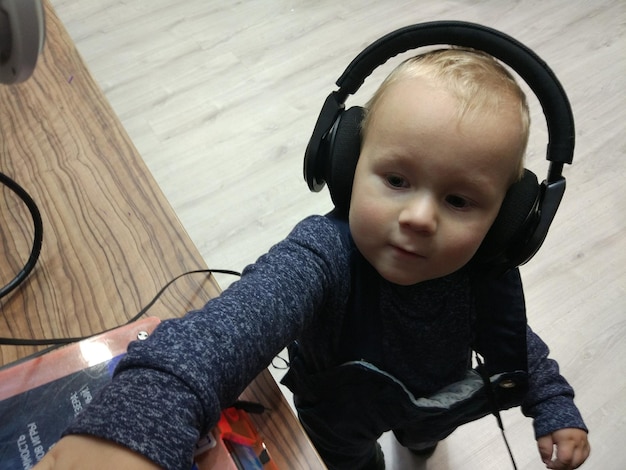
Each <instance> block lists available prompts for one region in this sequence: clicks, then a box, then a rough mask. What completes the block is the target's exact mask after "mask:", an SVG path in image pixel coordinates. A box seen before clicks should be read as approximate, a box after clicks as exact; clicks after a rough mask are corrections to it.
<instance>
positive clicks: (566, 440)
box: [537, 428, 591, 470]
mask: <svg viewBox="0 0 626 470" xmlns="http://www.w3.org/2000/svg"><path fill="white" fill-rule="evenodd" d="M537 446H538V447H539V454H540V455H541V460H543V463H545V464H546V467H547V468H553V469H557V470H571V469H574V468H578V467H580V466H581V465H582V464H583V462H584V461H585V460H587V457H589V453H590V452H591V448H590V446H589V441H588V440H587V433H586V432H585V431H583V430H582V429H577V428H566V429H559V430H558V431H555V432H553V433H552V434H548V435H547V436H542V437H540V438H539V439H537Z"/></svg>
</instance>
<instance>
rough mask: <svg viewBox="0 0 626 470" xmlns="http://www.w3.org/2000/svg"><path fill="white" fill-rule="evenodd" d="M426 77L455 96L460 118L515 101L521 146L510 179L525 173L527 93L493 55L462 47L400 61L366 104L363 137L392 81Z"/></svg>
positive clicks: (517, 177) (440, 50) (528, 116)
mask: <svg viewBox="0 0 626 470" xmlns="http://www.w3.org/2000/svg"><path fill="white" fill-rule="evenodd" d="M417 77H427V78H431V79H433V80H435V81H436V82H437V83H438V84H441V85H442V86H443V87H445V89H446V90H448V91H449V92H451V93H452V94H453V96H454V97H455V98H456V99H457V101H458V104H459V107H458V113H459V118H464V117H467V116H468V115H472V116H473V117H476V116H477V114H478V113H484V112H490V113H492V112H495V111H497V110H498V108H499V107H500V105H501V104H502V103H507V104H510V103H511V100H513V102H517V103H518V106H519V115H520V123H521V140H520V142H521V145H520V149H519V153H518V154H517V158H518V160H519V166H518V168H517V173H516V174H515V175H514V178H513V181H517V180H519V179H520V178H521V177H522V175H523V172H524V154H525V153H526V146H527V144H528V134H529V128H530V112H529V109H528V102H527V100H526V95H525V94H524V92H523V91H522V89H521V88H520V87H519V85H518V84H517V82H516V81H515V78H514V77H513V75H511V73H510V72H509V71H508V70H507V69H506V68H505V67H504V66H503V65H502V64H500V62H498V61H497V60H496V59H494V58H493V57H492V56H490V55H488V54H486V53H484V52H480V51H476V50H473V49H465V48H452V49H439V50H435V51H430V52H427V53H424V54H420V55H418V56H416V57H413V58H410V59H408V60H405V61H404V62H402V63H401V64H400V65H399V66H398V67H396V69H395V70H394V71H393V72H392V73H391V74H390V75H389V76H388V77H387V78H386V79H385V81H384V82H383V83H382V84H381V85H380V87H379V88H378V90H377V91H376V93H374V96H372V98H371V99H370V100H369V102H368V103H367V104H366V105H365V116H364V119H363V123H362V132H363V136H365V135H366V134H367V129H368V126H369V122H370V116H371V111H373V110H374V109H375V108H376V105H377V104H378V102H379V101H380V100H381V98H382V97H383V96H384V94H385V91H386V90H387V89H388V88H389V86H390V85H391V84H393V83H395V82H398V81H400V80H404V79H410V78H417Z"/></svg>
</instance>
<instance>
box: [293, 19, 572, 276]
mask: <svg viewBox="0 0 626 470" xmlns="http://www.w3.org/2000/svg"><path fill="white" fill-rule="evenodd" d="M439 44H447V45H452V46H461V47H469V48H473V49H477V50H480V51H483V52H486V53H487V54H490V55H492V56H493V57H495V58H497V59H499V60H501V61H502V62H503V63H505V64H506V65H508V66H510V67H511V68H512V69H513V70H515V72H517V74H518V75H519V76H520V77H521V78H522V79H523V80H524V81H525V82H526V83H527V84H528V86H529V87H530V88H531V90H532V91H533V93H534V94H535V95H536V96H537V98H538V100H539V102H540V104H541V107H542V109H543V113H544V115H545V118H546V121H547V125H548V135H549V142H548V147H547V156H546V158H547V159H548V160H549V161H550V167H549V170H548V176H547V178H546V180H544V181H543V182H542V183H541V184H538V181H537V177H536V176H535V175H534V174H533V173H532V172H531V171H529V170H525V173H524V177H523V178H522V179H521V181H519V182H517V183H515V184H513V185H512V186H511V188H510V189H509V191H508V192H507V195H506V197H505V199H504V202H503V204H502V207H501V208H500V212H499V213H498V216H497V218H496V220H495V222H494V224H493V225H492V227H491V229H490V230H489V233H487V236H486V237H485V239H484V241H483V243H482V245H481V246H480V248H479V250H478V252H477V253H476V255H475V256H474V261H475V262H477V263H480V264H483V265H487V266H492V267H496V268H497V269H502V270H506V269H510V268H513V267H516V266H519V265H520V264H524V263H526V262H527V261H528V260H530V259H531V258H532V257H533V256H534V254H535V253H536V252H537V250H539V248H540V247H541V245H542V243H543V241H544V239H545V237H546V235H547V232H548V228H549V227H550V224H551V223H552V220H553V219H554V216H555V214H556V210H557V208H558V206H559V203H560V202H561V199H562V197H563V193H564V191H565V178H564V177H563V175H562V170H563V165H564V164H565V163H568V164H571V163H572V160H573V158H574V140H575V133H574V117H573V115H572V110H571V107H570V104H569V100H568V98H567V95H566V94H565V91H564V90H563V87H562V86H561V84H560V83H559V81H558V79H557V78H556V76H555V75H554V73H553V72H552V70H550V68H549V67H548V66H547V65H546V63H545V62H544V61H543V60H541V58H539V57H538V56H537V55H536V54H535V53H534V52H533V51H532V50H530V49H529V48H528V47H526V46H525V45H523V44H522V43H520V42H519V41H517V40H515V39H513V38H512V37H510V36H508V35H506V34H504V33H502V32H500V31H497V30H494V29H491V28H488V27H485V26H481V25H478V24H473V23H466V22H461V21H435V22H430V23H421V24H416V25H413V26H408V27H405V28H402V29H399V30H396V31H394V32H391V33H389V34H387V35H386V36H384V37H382V38H381V39H379V40H377V41H375V42H374V43H372V44H371V45H370V46H368V47H367V48H366V49H365V50H364V51H362V52H361V53H360V54H359V55H358V56H357V57H356V58H355V59H354V60H353V61H352V62H351V63H350V65H348V68H347V69H346V70H345V71H344V72H343V74H342V75H341V77H339V79H338V80H337V82H336V84H337V86H338V87H339V89H338V90H336V91H333V92H332V93H331V94H330V95H329V96H328V98H326V101H325V103H324V107H323V108H322V111H321V113H320V115H319V117H318V120H317V123H316V124H315V129H314V130H313V135H312V136H311V140H310V141H309V144H308V146H307V149H306V154H305V157H304V177H305V179H306V181H307V183H308V185H309V188H310V189H311V191H320V190H321V189H322V188H323V187H324V184H325V183H327V184H328V188H329V190H330V194H331V197H332V200H333V202H334V204H335V207H336V210H337V211H338V212H339V213H342V214H343V215H346V214H347V212H348V208H349V206H350V196H351V192H352V180H353V178H354V172H355V169H356V164H357V160H358V158H359V153H360V147H361V133H360V131H361V121H362V118H363V109H362V108H359V107H352V108H350V109H348V110H346V109H345V101H346V99H347V98H348V95H351V94H354V93H355V92H356V91H357V90H358V89H359V87H360V86H361V84H362V83H363V82H364V81H365V79H366V78H367V77H368V76H369V75H370V74H371V73H372V72H373V71H374V69H376V68H377V67H378V66H380V65H382V64H384V63H385V62H386V61H387V60H388V59H390V58H392V57H394V56H396V55H398V54H400V53H403V52H406V51H408V50H410V49H415V48H418V47H423V46H431V45H439Z"/></svg>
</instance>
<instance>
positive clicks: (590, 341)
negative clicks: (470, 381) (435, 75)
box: [52, 0, 626, 470]
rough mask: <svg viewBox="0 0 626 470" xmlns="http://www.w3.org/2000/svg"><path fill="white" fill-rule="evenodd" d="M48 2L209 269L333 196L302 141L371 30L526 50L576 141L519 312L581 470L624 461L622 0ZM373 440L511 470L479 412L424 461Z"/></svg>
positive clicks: (539, 159) (540, 128) (246, 258)
mask: <svg viewBox="0 0 626 470" xmlns="http://www.w3.org/2000/svg"><path fill="white" fill-rule="evenodd" d="M52 4H53V5H54V7H55V8H56V10H57V12H58V14H59V16H60V17H61V19H62V20H63V21H64V23H65V25H66V27H67V28H68V30H69V33H70V35H71V36H72V37H73V39H74V40H75V41H76V44H77V47H78V49H79V51H80V53H81V54H82V56H83V57H84V59H85V61H86V63H87V65H88V67H89V68H90V70H91V72H92V73H93V75H94V77H95V79H96V80H97V81H98V83H99V84H100V86H101V87H102V89H103V90H104V92H105V94H106V96H107V97H108V99H109V100H110V102H111V104H112V106H113V108H114V109H115V111H116V112H117V114H118V115H119V117H120V119H121V121H122V123H123V125H124V126H125V128H126V129H127V131H128V133H129V135H130V136H131V138H132V139H133V141H134V143H135V145H136V146H137V148H138V150H139V152H140V154H141V155H142V156H143V157H144V159H145V161H146V163H147V165H148V167H149V168H150V170H151V171H152V172H153V174H154V176H155V178H156V180H157V182H158V183H159V184H160V186H161V188H162V189H163V191H164V193H165V195H166V196H167V198H168V199H169V201H170V202H171V204H172V205H173V207H174V209H175V211H176V213H177V214H178V216H179V217H180V220H181V221H182V223H183V225H184V226H185V228H186V230H187V231H188V232H189V234H190V236H191V238H192V239H193V240H194V242H195V243H196V244H197V246H198V247H199V249H200V251H201V253H202V256H203V257H204V260H205V261H206V263H207V264H208V265H209V266H210V267H212V268H228V269H236V270H240V269H242V268H243V267H244V266H245V265H246V264H248V263H250V262H253V261H254V260H255V259H256V258H257V257H258V256H259V255H261V254H262V253H264V252H265V251H266V250H267V249H268V248H269V247H270V246H271V245H272V244H274V243H275V242H277V241H279V240H280V239H281V238H283V237H284V236H285V235H286V234H287V233H288V232H289V230H290V229H291V228H292V227H293V226H294V225H295V224H296V223H297V222H298V221H299V220H300V219H302V218H304V217H305V216H307V215H309V214H313V213H325V212H327V211H328V210H330V209H331V203H330V198H329V197H328V194H327V192H326V191H324V192H322V193H321V194H312V193H310V192H309V191H308V188H307V186H306V184H305V183H304V181H303V179H302V160H303V154H304V149H305V147H306V144H307V141H308V138H309V136H310V133H311V131H312V129H313V125H314V123H315V120H316V118H317V114H318V112H319V110H320V108H321V105H322V103H323V101H324V99H325V97H326V96H327V95H328V93H329V92H330V91H332V90H334V89H335V87H334V81H335V80H336V79H337V78H338V77H339V75H340V74H341V72H343V70H344V68H345V67H346V66H347V64H348V63H349V62H350V60H352V59H353V58H354V57H355V56H356V54H357V53H358V52H360V51H361V50H362V49H363V48H364V47H365V46H366V45H368V44H369V43H370V42H372V41H373V40H375V39H377V38H378V37H380V36H382V35H383V34H385V33H387V32H390V31H392V30H394V29H396V28H398V27H401V26H406V25H408V24H412V23H418V22H423V21H431V20H440V19H455V20H466V21H473V22H478V23H483V24H485V25H488V26H492V27H495V28H497V29H500V30H502V31H504V32H507V33H508V34H510V35H512V36H514V37H516V38H517V39H519V40H521V41H522V42H524V43H525V44H527V45H528V46H530V47H531V48H532V49H533V50H535V51H536V52H537V53H538V54H539V55H540V56H541V57H542V58H543V59H544V60H546V62H547V63H548V64H549V65H550V66H551V67H552V68H553V70H554V71H555V72H556V74H557V75H558V77H559V78H560V80H561V82H562V84H563V86H564V87H565V89H566V91H567V93H568V95H569V97H570V100H571V103H572V106H573V109H574V113H575V118H576V124H577V150H576V153H575V160H574V164H573V165H572V166H571V168H569V167H568V168H566V177H567V180H568V190H567V192H566V195H565V199H564V201H563V203H562V206H561V208H560V210H559V213H558V215H557V218H556V220H555V223H554V225H553V228H552V229H551V231H550V234H549V236H548V238H547V240H546V242H545V244H544V246H543V248H542V249H541V251H540V253H539V254H538V255H537V256H536V257H535V258H534V259H533V260H532V261H531V262H530V263H529V264H527V265H526V266H524V267H523V268H522V274H523V277H524V282H525V288H526V296H527V305H528V315H529V319H530V322H531V325H532V326H533V328H534V329H535V330H536V331H537V332H538V333H539V334H540V335H541V336H542V337H543V338H544V339H545V340H546V342H548V344H549V345H550V346H551V349H552V354H553V357H555V358H556V359H557V360H558V361H559V362H560V365H561V368H562V372H563V374H564V375H565V376H566V377H567V378H568V379H569V380H570V382H571V383H572V384H573V385H574V387H575V389H576V391H577V404H578V406H579V407H580V409H581V410H582V412H583V414H584V416H585V418H586V420H587V423H588V425H589V427H590V429H591V434H590V440H591V442H592V446H593V450H592V456H591V457H590V459H589V460H588V463H587V464H586V465H585V466H584V468H588V469H613V470H621V469H624V468H626V450H625V448H624V444H625V443H626V431H625V426H626V340H625V339H624V338H625V337H626V243H625V235H624V233H625V230H626V215H625V211H626V204H625V202H626V201H625V198H624V190H623V185H624V177H625V176H626V155H624V153H625V149H626V137H625V135H626V133H625V132H624V130H625V129H624V126H625V123H626V99H625V87H624V85H625V79H624V77H625V75H626V52H625V51H626V37H625V34H624V28H625V26H624V25H625V23H626V2H624V1H623V0H594V1H589V0H527V1H513V0H481V1H471V0H446V1H436V0H422V1H400V0H398V1H391V0H388V1H374V0H344V1H342V2H337V1H335V0H318V1H305V0H300V1H298V0H283V1H277V0H275V1H269V0H257V1H253V0H245V1H238V2H223V1H221V2H218V1H215V0H186V1H174V0H133V1H128V0H99V1H97V2H87V1H79V0H52ZM396 62H397V60H395V59H394V60H391V61H390V63H389V64H388V66H384V67H381V68H380V69H377V70H376V72H375V73H374V74H373V75H372V76H371V77H370V78H369V79H368V80H367V81H366V82H365V85H364V86H363V87H362V89H361V90H360V91H359V92H358V93H357V94H356V96H355V97H354V98H353V99H351V100H350V101H349V103H348V104H349V105H353V104H362V103H363V102H364V101H366V100H367V98H368V97H369V95H370V94H371V93H372V92H373V90H374V89H375V88H376V86H377V85H378V84H379V83H380V81H381V80H382V78H383V77H384V76H385V75H386V74H387V73H388V72H389V71H390V70H391V67H392V65H393V64H395V63H396ZM67 77H68V80H69V79H70V78H71V77H72V71H71V70H68V71H67ZM531 105H532V110H533V126H532V134H531V140H530V146H529V152H528V164H527V166H528V167H529V168H530V169H531V170H533V171H535V173H537V174H538V175H539V176H540V177H543V176H544V175H545V174H546V171H547V164H546V162H545V160H544V157H545V144H546V128H545V125H544V121H543V116H542V115H541V112H540V110H539V107H538V105H537V103H536V102H534V101H533V100H532V98H531ZM194 268H196V266H189V269H194ZM219 280H220V282H221V284H222V286H227V285H228V284H229V283H230V282H231V280H229V279H227V278H219ZM278 374H280V373H278ZM504 422H505V426H506V428H507V435H508V438H509V440H510V441H511V445H512V449H513V453H514V455H515V457H516V459H517V463H518V467H519V468H520V469H539V468H543V464H542V463H541V461H540V460H539V457H538V454H537V452H536V449H535V443H534V438H533V432H532V427H531V422H530V420H528V419H527V418H524V417H523V416H521V413H520V412H519V410H513V411H508V412H506V413H504ZM381 442H382V443H383V448H384V450H385V454H386V457H387V468H389V469H391V470H394V469H429V470H432V469H437V470H439V469H442V470H443V469H461V468H462V469H470V470H471V469H476V470H478V469H480V470H485V469H503V468H512V467H511V464H510V462H509V460H508V456H507V452H506V449H505V447H504V444H503V443H502V441H501V437H500V435H499V431H498V429H497V427H496V423H495V420H494V418H492V417H487V418H484V419H483V420H480V421H478V422H476V423H472V424H470V425H467V426H465V427H463V428H461V429H459V430H457V431H456V432H455V433H454V434H453V435H452V436H450V437H449V438H448V439H446V440H445V441H444V442H443V443H442V445H440V446H439V448H438V450H437V452H436V453H435V455H434V456H433V457H432V458H431V459H429V460H427V461H424V460H419V459H416V458H413V457H412V456H410V455H409V454H408V452H406V451H405V450H404V449H402V448H400V447H399V446H398V445H396V444H395V442H394V438H393V437H392V436H391V435H385V436H383V438H382V439H381Z"/></svg>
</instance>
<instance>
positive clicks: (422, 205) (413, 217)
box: [399, 194, 437, 234]
mask: <svg viewBox="0 0 626 470" xmlns="http://www.w3.org/2000/svg"><path fill="white" fill-rule="evenodd" d="M399 222H400V225H403V226H405V227H408V228H410V229H411V230H414V231H416V232H423V233H426V234H433V233H435V232H436V231H437V203H436V201H435V199H434V198H433V197H432V196H431V195H428V194H419V195H416V196H415V197H414V198H412V200H411V201H410V203H409V204H407V205H406V206H405V207H404V208H403V209H402V211H401V212H400V217H399Z"/></svg>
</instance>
